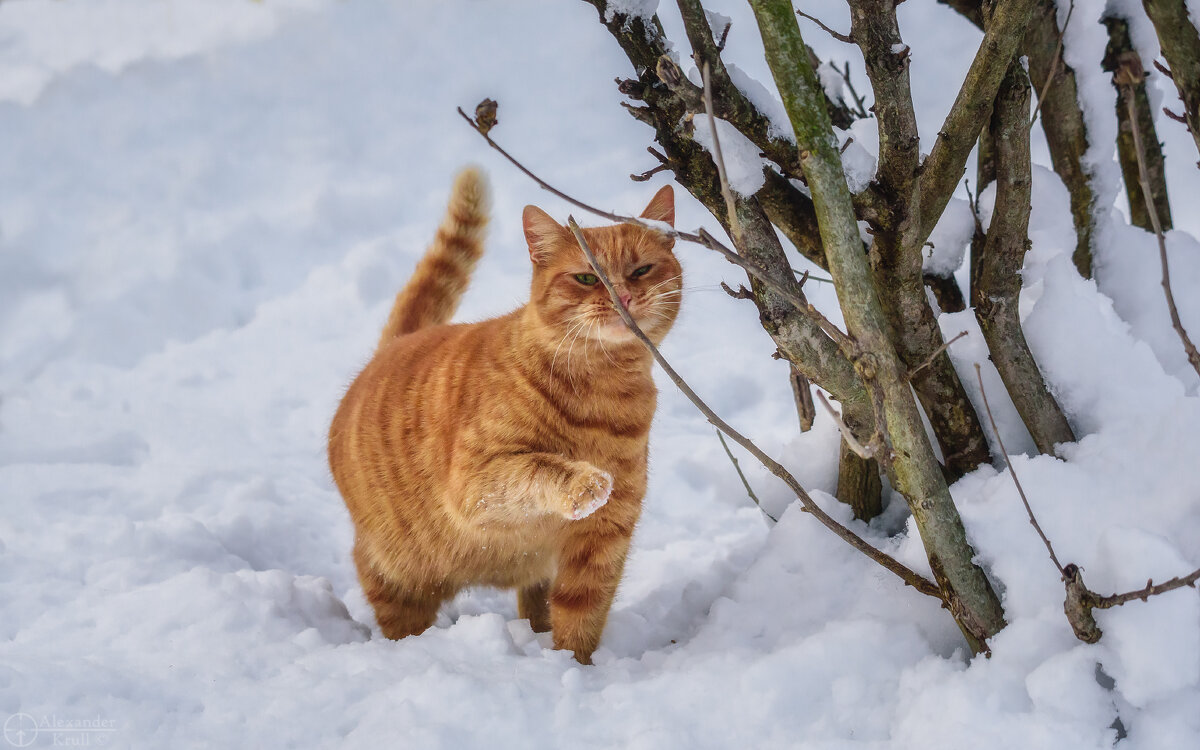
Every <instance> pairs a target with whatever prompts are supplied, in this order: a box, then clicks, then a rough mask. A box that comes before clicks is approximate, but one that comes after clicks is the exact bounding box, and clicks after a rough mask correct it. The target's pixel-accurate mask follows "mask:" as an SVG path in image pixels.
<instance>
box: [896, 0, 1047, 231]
mask: <svg viewBox="0 0 1200 750" xmlns="http://www.w3.org/2000/svg"><path fill="white" fill-rule="evenodd" d="M1035 2H1036V0H1012V2H1006V3H998V4H996V7H995V10H994V12H993V14H992V17H991V19H989V20H988V22H987V24H985V25H986V27H987V30H986V31H985V32H984V35H983V40H982V41H981V42H980V44H979V51H978V52H976V53H975V59H974V60H973V61H972V62H971V68H970V70H968V71H967V76H966V79H965V80H964V81H963V84H962V87H961V88H960V89H959V92H958V96H957V98H955V100H954V105H953V106H952V107H951V108H950V113H949V114H948V115H946V119H945V121H944V122H943V123H942V127H941V129H940V130H939V131H938V137H937V140H936V141H934V144H933V148H932V150H930V152H929V156H928V157H927V158H926V159H925V162H924V164H923V165H922V167H923V168H922V170H921V222H920V223H921V230H920V235H921V237H920V241H921V242H922V243H923V242H924V241H925V239H926V238H927V237H929V233H930V232H931V231H933V227H934V225H936V224H937V220H938V218H940V217H941V215H942V212H943V211H944V210H945V209H946V203H947V202H949V200H950V196H951V195H952V194H953V193H954V188H955V186H956V185H958V180H959V178H960V177H962V173H963V169H964V167H965V165H966V163H967V157H968V156H970V154H971V150H972V149H973V148H974V146H975V141H976V139H977V138H978V137H979V131H980V130H981V129H982V128H983V124H984V123H985V122H987V119H988V116H989V115H990V113H991V108H992V106H991V105H992V101H993V100H995V98H996V92H997V91H999V90H1000V81H1001V80H1002V79H1003V78H1004V74H1005V73H1006V72H1007V71H1008V65H1009V63H1010V62H1012V60H1013V56H1014V55H1015V54H1016V52H1017V48H1018V47H1019V46H1020V44H1021V39H1022V38H1023V36H1024V33H1025V26H1026V25H1027V24H1028V22H1029V16H1030V13H1031V12H1032V11H1033V6H1034V3H1035Z"/></svg>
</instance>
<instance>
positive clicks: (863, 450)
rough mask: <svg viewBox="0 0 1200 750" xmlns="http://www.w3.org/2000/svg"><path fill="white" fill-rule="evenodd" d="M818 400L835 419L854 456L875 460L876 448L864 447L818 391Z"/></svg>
mask: <svg viewBox="0 0 1200 750" xmlns="http://www.w3.org/2000/svg"><path fill="white" fill-rule="evenodd" d="M817 400H818V401H820V402H821V406H823V407H825V411H826V412H828V413H829V416H831V417H833V422H834V424H836V425H837V428H838V431H840V432H841V433H842V439H843V440H845V441H846V445H847V446H849V448H850V450H852V451H854V455H856V456H858V457H859V458H875V448H874V446H868V445H863V444H862V443H860V442H858V438H856V437H854V433H853V432H851V431H850V428H849V427H847V426H846V423H845V422H843V421H842V415H841V414H838V413H837V411H836V410H835V409H834V408H833V407H832V406H830V404H829V400H828V399H826V398H825V394H824V393H822V392H821V391H817Z"/></svg>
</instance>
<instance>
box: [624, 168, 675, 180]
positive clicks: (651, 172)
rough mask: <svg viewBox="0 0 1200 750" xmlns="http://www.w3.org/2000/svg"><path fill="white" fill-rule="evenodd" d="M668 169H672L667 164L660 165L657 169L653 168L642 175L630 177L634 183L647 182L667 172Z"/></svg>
mask: <svg viewBox="0 0 1200 750" xmlns="http://www.w3.org/2000/svg"><path fill="white" fill-rule="evenodd" d="M668 169H670V167H669V166H667V165H666V164H659V165H658V166H657V167H651V168H650V169H647V170H646V171H645V172H642V173H641V174H631V175H629V179H631V180H633V181H634V182H645V181H646V180H648V179H650V178H651V177H653V176H654V175H656V174H658V173H659V172H665V171H667V170H668Z"/></svg>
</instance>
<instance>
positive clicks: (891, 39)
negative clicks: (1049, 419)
mask: <svg viewBox="0 0 1200 750" xmlns="http://www.w3.org/2000/svg"><path fill="white" fill-rule="evenodd" d="M850 22H851V36H852V37H853V38H854V40H855V42H856V43H857V44H858V46H859V48H860V49H861V50H862V53H863V59H864V60H865V62H866V69H867V77H868V78H869V79H870V81H871V85H872V87H873V88H874V91H875V105H874V110H875V116H876V118H877V119H878V120H879V168H878V171H877V172H876V176H875V184H876V185H877V192H878V194H879V195H880V200H881V202H882V204H883V207H884V210H883V211H881V212H880V216H879V218H878V219H877V220H875V221H873V222H871V223H872V229H873V230H874V231H873V234H874V242H873V243H872V245H871V254H870V258H871V267H872V270H873V272H874V275H875V288H876V289H877V290H879V298H880V302H881V303H882V305H883V310H884V313H885V314H886V316H887V319H888V321H889V327H888V329H887V330H888V331H889V333H890V335H891V338H892V342H893V343H894V345H895V348H896V351H897V353H898V354H899V355H900V358H901V360H902V361H903V363H904V364H905V366H906V367H908V368H909V369H910V370H916V368H917V367H918V366H920V365H921V364H922V363H925V362H929V364H928V365H927V366H925V367H922V368H921V369H920V371H918V372H916V374H915V375H914V376H913V377H912V386H913V389H914V390H915V391H916V393H917V398H918V399H920V402H921V406H922V407H923V408H924V410H925V414H926V416H927V417H928V418H929V423H930V425H931V426H932V427H933V433H934V435H935V436H936V438H937V441H938V444H939V446H940V447H941V450H942V456H943V461H944V463H945V468H946V475H947V477H948V478H949V479H950V480H951V481H953V480H955V479H957V478H958V477H961V476H962V475H963V474H965V473H967V472H968V471H971V470H973V469H974V468H975V467H976V466H978V465H979V464H981V463H984V462H986V461H987V460H988V458H989V454H988V448H987V442H986V440H985V438H984V435H983V428H982V426H981V424H980V422H979V417H978V415H977V414H976V413H975V408H974V406H973V405H972V404H971V401H970V399H969V398H968V397H967V392H966V389H965V388H963V385H962V382H961V381H960V380H959V378H958V373H957V372H956V371H955V369H954V365H953V364H952V363H951V362H950V357H949V355H948V354H946V352H945V351H944V350H941V349H942V344H943V343H944V340H943V338H942V332H941V328H940V327H939V326H938V324H937V318H936V317H935V315H934V313H933V309H932V308H931V307H930V306H929V300H928V298H927V297H926V295H925V279H924V274H923V272H922V269H921V260H922V254H921V248H922V246H923V244H924V240H925V238H924V237H920V238H918V235H920V234H921V231H922V230H921V222H920V217H921V201H922V200H923V197H922V194H921V193H920V192H919V191H918V190H917V189H916V185H917V175H918V173H919V172H920V160H919V156H920V153H919V151H920V149H919V146H920V140H919V138H918V135H917V122H916V114H915V112H914V111H913V103H912V92H911V90H910V86H909V78H908V48H907V47H906V46H905V45H904V43H903V41H902V40H901V38H900V30H899V26H898V24H897V22H896V12H895V6H894V5H893V3H892V2H891V0H851V2H850ZM972 140H973V137H972ZM944 207H945V204H944V203H943V204H942V208H944ZM940 350H941V351H940ZM931 359H932V361H930V360H931Z"/></svg>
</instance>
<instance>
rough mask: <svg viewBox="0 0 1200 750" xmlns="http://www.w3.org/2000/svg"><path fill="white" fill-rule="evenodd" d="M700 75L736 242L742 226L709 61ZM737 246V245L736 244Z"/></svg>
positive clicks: (727, 208)
mask: <svg viewBox="0 0 1200 750" xmlns="http://www.w3.org/2000/svg"><path fill="white" fill-rule="evenodd" d="M700 75H701V76H702V78H703V81H704V112H705V114H707V115H708V126H709V127H710V128H711V129H712V139H713V156H714V157H715V159H714V161H715V162H716V163H717V177H718V178H719V179H720V180H721V197H722V198H724V199H725V211H726V214H727V216H728V217H729V227H730V229H732V230H733V236H734V239H735V240H736V239H737V237H738V236H740V235H741V233H742V229H741V224H740V223H739V222H738V218H737V211H736V210H735V209H734V206H733V188H731V187H729V175H728V173H727V172H726V171H725V155H724V154H722V153H721V139H720V137H719V136H718V135H717V118H716V115H714V114H713V101H712V76H711V73H710V69H709V65H708V61H707V60H706V61H705V62H704V66H703V67H702V68H701V72H700ZM735 244H736V243H735Z"/></svg>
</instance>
